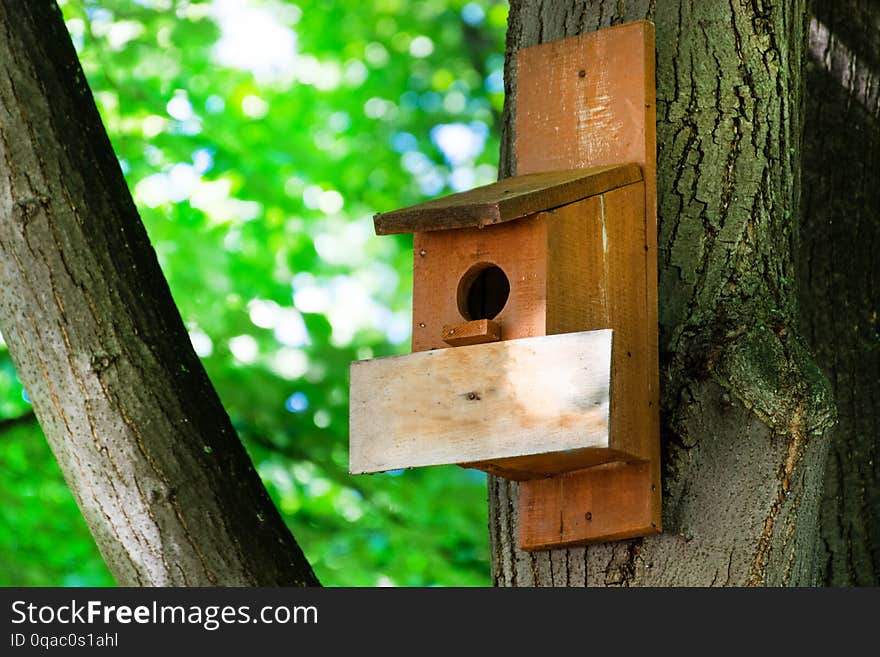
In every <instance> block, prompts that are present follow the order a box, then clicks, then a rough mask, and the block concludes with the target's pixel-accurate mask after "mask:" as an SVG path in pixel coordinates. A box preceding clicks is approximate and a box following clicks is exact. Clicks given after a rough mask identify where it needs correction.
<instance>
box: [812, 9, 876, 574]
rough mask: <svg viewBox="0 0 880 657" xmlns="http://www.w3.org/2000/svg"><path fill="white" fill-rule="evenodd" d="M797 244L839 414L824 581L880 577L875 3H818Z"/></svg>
mask: <svg viewBox="0 0 880 657" xmlns="http://www.w3.org/2000/svg"><path fill="white" fill-rule="evenodd" d="M806 79H807V103H806V108H807V113H806V131H805V139H804V201H803V206H804V212H803V230H802V231H801V232H802V239H801V250H800V255H801V257H800V289H801V317H802V323H803V326H804V333H805V335H806V336H807V338H808V339H809V342H810V344H811V345H812V346H813V347H814V348H815V350H816V356H817V359H818V362H819V364H820V365H821V367H822V368H823V370H824V371H825V372H826V373H827V374H828V377H829V379H830V380H831V383H832V385H833V387H834V391H835V396H836V399H837V406H838V409H839V414H840V423H839V424H838V425H837V426H836V427H834V429H833V430H832V432H831V435H830V437H831V453H830V456H829V460H828V467H827V468H826V474H825V495H824V498H823V500H822V538H823V539H824V543H825V549H826V554H825V555H824V556H825V561H824V564H823V571H824V578H825V582H826V583H827V584H832V585H838V586H841V585H853V584H857V585H873V586H877V585H878V584H880V461H878V460H877V449H878V441H880V398H878V396H877V383H878V381H880V318H878V312H880V257H878V255H877V250H878V248H880V223H878V221H877V212H878V210H880V185H878V184H877V171H878V170H880V4H878V3H877V2H874V1H872V0H843V1H841V0H834V1H832V0H816V2H815V7H814V16H813V18H812V21H811V24H810V42H809V54H808V68H807V78H806Z"/></svg>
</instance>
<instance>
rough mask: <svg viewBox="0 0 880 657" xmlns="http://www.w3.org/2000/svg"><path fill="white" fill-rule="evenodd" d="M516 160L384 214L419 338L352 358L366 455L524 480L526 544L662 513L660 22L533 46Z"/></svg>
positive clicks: (619, 533) (637, 528)
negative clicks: (389, 352)
mask: <svg viewBox="0 0 880 657" xmlns="http://www.w3.org/2000/svg"><path fill="white" fill-rule="evenodd" d="M517 62H518V71H517V75H518V95H517V101H516V102H517V108H516V142H515V148H516V155H517V162H518V168H519V175H516V176H514V177H511V178H506V179H503V180H500V181H499V182H497V183H494V184H491V185H488V186H485V187H481V188H478V189H474V190H471V191H469V192H464V193H460V194H454V195H452V196H448V197H445V198H441V199H437V200H434V201H429V202H427V203H423V204H420V205H417V206H413V207H410V208H405V209H402V210H396V211H393V212H387V213H384V214H379V215H377V216H376V219H375V226H376V232H377V233H378V234H380V235H386V234H392V233H412V234H413V337H412V351H413V353H412V354H410V355H406V356H396V357H391V358H383V359H376V360H370V361H359V362H355V363H353V364H352V368H351V427H350V431H351V439H350V446H351V450H350V469H351V471H352V472H353V473H368V472H381V471H385V470H393V469H400V468H410V467H419V466H428V465H439V464H449V463H457V464H460V465H463V466H466V467H472V468H478V469H480V470H484V471H486V472H489V473H491V474H494V475H498V476H501V477H505V478H508V479H513V480H516V481H519V482H520V485H519V491H520V502H519V504H520V509H519V529H520V544H521V546H522V547H523V548H524V549H544V548H548V547H558V546H564V545H575V544H582V543H586V542H592V541H599V540H611V539H619V538H627V537H632V536H641V535H646V534H651V533H656V532H658V531H660V471H659V416H658V399H657V395H658V390H657V386H658V363H657V360H658V354H657V252H656V240H657V235H656V200H655V198H656V186H655V176H656V173H655V154H654V150H655V133H654V112H655V110H654V47H653V26H652V25H651V24H650V23H647V22H639V23H631V24H628V25H623V26H618V27H615V28H611V29H609V30H603V31H600V32H594V33H591V34H588V35H584V36H579V37H575V38H572V39H566V40H563V41H558V42H553V43H549V44H545V45H541V46H536V47H533V48H527V49H525V50H522V51H520V52H519V53H518V59H517Z"/></svg>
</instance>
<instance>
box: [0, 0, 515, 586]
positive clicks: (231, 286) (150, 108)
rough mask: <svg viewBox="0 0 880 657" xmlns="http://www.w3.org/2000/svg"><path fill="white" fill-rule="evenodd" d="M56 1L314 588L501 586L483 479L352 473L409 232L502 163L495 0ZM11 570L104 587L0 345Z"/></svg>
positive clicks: (396, 346)
mask: <svg viewBox="0 0 880 657" xmlns="http://www.w3.org/2000/svg"><path fill="white" fill-rule="evenodd" d="M59 5H60V6H61V9H62V11H63V13H64V17H65V20H66V22H67V26H68V29H69V31H70V34H71V37H72V39H73V42H74V44H75V46H76V49H77V51H78V53H79V56H80V60H81V61H82V64H83V67H84V69H85V72H86V77H87V78H88V81H89V84H90V85H91V87H92V90H93V92H94V94H95V98H96V101H97V103H98V107H99V109H100V110H101V114H102V116H103V118H104V123H105V125H106V127H107V130H108V132H109V133H110V137H111V139H112V142H113V146H114V148H115V150H116V153H117V155H118V157H119V162H120V165H121V167H122V169H123V171H124V173H125V176H126V178H127V180H128V184H129V187H130V189H131V190H132V193H133V195H134V198H135V201H136V202H137V205H138V208H139V209H140V212H141V217H142V218H143V221H144V223H145V224H146V227H147V230H148V232H149V235H150V238H151V239H152V242H153V245H154V247H155V249H156V251H157V253H158V256H159V260H160V262H161V264H162V268H163V270H164V272H165V275H166V276H167V278H168V280H169V283H170V285H171V290H172V292H173V294H174V298H175V300H176V302H177V305H178V308H179V309H180V313H181V315H182V316H183V319H184V321H185V323H186V325H187V327H188V329H189V334H190V338H191V340H192V343H193V346H194V347H195V350H196V352H197V353H198V354H199V356H200V357H201V358H202V360H203V362H204V364H205V367H206V368H207V370H208V373H209V375H210V377H211V380H212V381H213V382H214V385H215V386H216V387H217V389H218V392H219V394H220V397H221V398H222V400H223V402H224V404H225V406H226V408H227V410H228V411H229V414H230V416H231V417H232V420H233V422H234V424H235V426H236V427H237V429H238V431H239V434H240V435H241V437H242V440H243V441H244V443H245V445H246V447H247V449H248V452H249V453H250V455H251V457H252V458H253V460H254V462H255V464H256V466H257V469H258V471H259V472H260V474H261V476H262V478H263V480H264V481H265V483H266V485H267V487H268V489H269V491H270V493H271V495H272V497H273V499H274V500H275V502H276V504H277V505H278V507H279V509H280V510H281V512H282V514H283V515H284V518H285V519H286V521H287V522H288V524H289V525H290V527H291V528H292V529H293V531H294V534H295V535H296V537H297V539H298V540H299V542H300V545H301V546H302V547H303V549H304V551H305V553H306V555H307V556H308V558H309V560H310V561H311V563H312V565H313V567H314V569H315V571H316V573H317V574H318V576H319V578H320V579H321V581H322V582H323V583H324V584H326V585H343V586H375V585H402V586H413V585H418V586H425V585H442V586H468V585H488V584H489V583H490V579H489V567H488V533H487V528H486V513H487V511H486V484H485V478H484V475H483V474H482V473H479V472H476V471H472V470H464V469H461V468H457V467H445V468H428V469H422V470H414V471H407V472H392V473H386V474H381V475H373V476H360V477H352V476H350V475H349V474H348V473H347V460H348V449H347V440H348V364H349V362H350V361H351V360H355V359H362V358H371V357H379V356H385V355H390V354H395V353H405V352H407V351H408V350H409V339H410V314H411V307H410V295H411V290H412V271H411V267H412V255H411V247H412V240H411V236H394V237H382V238H378V237H376V236H374V235H373V229H372V215H373V214H374V213H375V212H378V211H386V210H391V209H394V208H397V207H402V206H405V205H409V204H412V203H416V202H419V201H421V200H424V199H425V198H429V197H433V196H437V195H440V194H445V193H450V192H454V191H462V190H465V189H469V188H471V187H473V186H475V185H479V184H485V183H488V182H492V181H494V180H495V178H496V167H497V157H498V133H499V118H500V112H501V107H502V100H503V80H502V65H503V51H504V47H503V46H504V32H505V26H506V19H507V5H506V3H505V2H499V1H496V0H422V1H417V0H375V1H370V0H365V1H363V2H353V1H351V0H348V1H346V0H297V2H295V3H294V2H285V1H281V0H265V1H263V0H213V1H210V2H187V1H185V0H178V1H175V0H100V1H98V0H96V1H89V0H66V1H60V2H59ZM0 464H2V465H0V585H3V586H11V585H18V586H35V585H47V586H62V585H69V586H87V585H111V584H112V583H113V580H112V578H111V576H110V574H109V572H108V571H107V569H106V567H105V566H104V564H103V561H102V560H101V557H100V555H99V553H98V551H97V549H96V548H95V546H94V544H93V542H92V540H91V537H90V535H89V532H88V530H87V528H86V526H85V524H84V522H83V521H82V518H81V516H80V514H79V511H78V509H77V507H76V504H75V503H74V501H73V498H72V496H71V495H70V493H69V491H68V490H67V488H66V486H65V484H64V480H63V479H62V477H61V473H60V471H59V470H58V467H57V464H56V463H55V460H54V458H53V456H52V454H51V452H50V451H49V448H48V446H47V444H46V441H45V439H44V438H43V436H42V434H41V432H40V429H39V426H38V425H37V423H36V421H35V420H34V417H33V413H32V411H31V409H30V405H29V402H28V397H27V393H26V391H24V390H23V389H22V388H21V385H20V384H19V382H18V379H17V378H16V375H15V372H14V369H13V367H12V363H11V361H10V359H9V355H8V353H7V351H6V346H5V344H4V343H3V341H2V338H0Z"/></svg>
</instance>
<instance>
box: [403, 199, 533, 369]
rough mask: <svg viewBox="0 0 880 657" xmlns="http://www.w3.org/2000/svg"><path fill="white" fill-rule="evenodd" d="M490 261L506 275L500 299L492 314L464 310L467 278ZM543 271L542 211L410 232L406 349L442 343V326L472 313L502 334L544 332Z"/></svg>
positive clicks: (521, 335) (443, 345) (523, 335)
mask: <svg viewBox="0 0 880 657" xmlns="http://www.w3.org/2000/svg"><path fill="white" fill-rule="evenodd" d="M490 266H495V267H498V268H500V270H501V271H502V272H503V273H504V276H505V277H506V279H507V284H508V285H509V292H508V293H507V299H506V302H505V303H504V305H503V307H502V308H501V310H500V312H498V313H497V314H495V315H493V316H492V317H472V316H468V313H467V294H468V289H467V288H468V284H469V283H473V282H474V280H475V276H476V275H477V274H478V273H479V271H481V270H482V269H485V268H488V267H490ZM546 272H547V224H546V218H545V217H544V216H543V215H542V214H538V215H531V216H528V217H523V218H522V219H517V220H515V221H511V222H508V223H505V224H500V225H497V226H490V227H486V228H464V229H459V230H443V231H431V232H424V233H415V234H414V236H413V333H412V350H413V351H414V352H415V351H426V350H429V349H443V348H446V347H448V346H449V345H447V344H446V343H445V342H444V341H443V327H444V326H448V325H455V324H459V323H462V322H466V321H468V320H475V319H493V320H495V321H497V322H499V323H500V325H501V339H502V340H511V339H515V338H529V337H537V336H541V335H545V326H546V322H545V314H546V290H547V286H546ZM490 283H492V284H494V281H490ZM478 284H479V281H478ZM490 314H491V313H490Z"/></svg>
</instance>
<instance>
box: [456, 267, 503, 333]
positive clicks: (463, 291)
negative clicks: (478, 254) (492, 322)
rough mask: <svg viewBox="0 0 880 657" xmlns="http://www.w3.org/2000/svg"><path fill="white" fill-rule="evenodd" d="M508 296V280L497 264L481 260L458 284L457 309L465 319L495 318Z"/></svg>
mask: <svg viewBox="0 0 880 657" xmlns="http://www.w3.org/2000/svg"><path fill="white" fill-rule="evenodd" d="M509 296H510V281H509V280H507V274H505V273H504V270H502V269H501V267H499V266H498V265H493V264H492V263H489V262H481V263H480V264H478V265H474V266H473V267H471V268H470V269H469V270H468V271H467V273H466V274H465V275H464V276H462V278H461V281H460V282H459V284H458V310H459V312H461V315H462V317H464V318H465V319H495V317H497V316H498V313H500V312H501V311H502V310H503V309H504V304H506V303H507V298H508V297H509Z"/></svg>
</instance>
